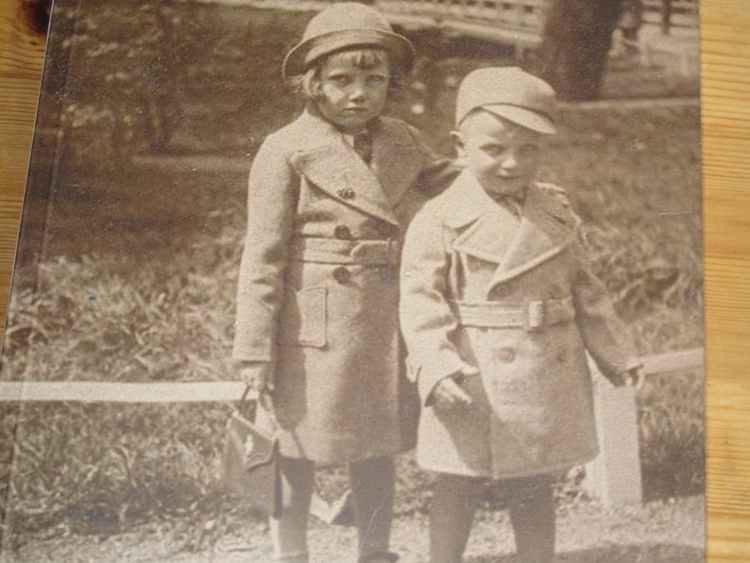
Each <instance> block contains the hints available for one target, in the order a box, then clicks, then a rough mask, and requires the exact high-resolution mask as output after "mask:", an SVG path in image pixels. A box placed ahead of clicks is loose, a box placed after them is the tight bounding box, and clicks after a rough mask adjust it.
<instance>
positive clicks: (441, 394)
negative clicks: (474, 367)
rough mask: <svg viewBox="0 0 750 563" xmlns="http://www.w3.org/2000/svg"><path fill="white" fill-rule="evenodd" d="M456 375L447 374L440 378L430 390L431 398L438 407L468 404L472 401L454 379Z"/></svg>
mask: <svg viewBox="0 0 750 563" xmlns="http://www.w3.org/2000/svg"><path fill="white" fill-rule="evenodd" d="M457 377H459V378H460V377H461V375H460V374H459V375H458V376H455V375H449V376H448V377H444V378H443V379H441V380H440V381H439V382H438V384H437V385H436V386H435V389H434V390H433V391H432V400H433V403H434V405H435V406H436V407H438V408H443V409H447V408H452V407H456V406H464V407H466V406H469V405H470V404H471V403H472V399H471V396H470V395H469V394H468V393H467V392H466V391H464V390H463V389H461V386H460V385H459V384H458V381H456V378H457Z"/></svg>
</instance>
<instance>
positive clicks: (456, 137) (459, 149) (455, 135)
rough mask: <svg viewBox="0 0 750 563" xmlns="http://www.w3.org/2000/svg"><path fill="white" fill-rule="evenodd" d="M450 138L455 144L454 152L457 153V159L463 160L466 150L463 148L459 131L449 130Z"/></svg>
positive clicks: (462, 140)
mask: <svg viewBox="0 0 750 563" xmlns="http://www.w3.org/2000/svg"><path fill="white" fill-rule="evenodd" d="M451 139H453V144H454V145H456V153H457V154H458V159H457V161H458V162H459V163H460V162H463V161H464V159H465V158H466V151H465V150H464V139H463V137H462V136H461V132H460V131H451Z"/></svg>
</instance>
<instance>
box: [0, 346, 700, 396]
mask: <svg viewBox="0 0 750 563" xmlns="http://www.w3.org/2000/svg"><path fill="white" fill-rule="evenodd" d="M643 363H644V367H645V371H646V373H647V374H649V375H654V374H658V373H664V372H669V371H679V370H684V369H689V368H695V367H701V366H702V365H703V348H694V349H691V350H683V351H679V352H667V353H665V354H655V355H653V356H646V357H645V358H643ZM243 390H244V384H243V383H241V382H239V381H189V382H188V381H164V382H161V381H160V382H150V383H123V382H116V381H0V402H9V401H21V402H38V401H41V402H49V401H80V402H99V403H102V402H109V403H196V402H212V401H236V400H237V399H239V397H240V396H241V395H242V392H243Z"/></svg>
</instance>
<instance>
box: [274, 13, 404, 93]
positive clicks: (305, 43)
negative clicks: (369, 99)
mask: <svg viewBox="0 0 750 563" xmlns="http://www.w3.org/2000/svg"><path fill="white" fill-rule="evenodd" d="M352 47H379V48H381V49H385V50H386V51H388V52H390V53H391V55H392V56H393V58H394V64H395V65H397V69H396V70H398V71H400V72H408V71H409V70H410V69H411V65H412V62H413V60H414V47H413V46H412V44H411V42H410V41H409V40H408V39H407V38H406V37H404V36H402V35H399V34H397V33H394V32H393V29H391V26H390V24H389V23H388V20H386V19H385V17H384V16H383V15H382V14H381V13H380V12H378V11H377V10H375V9H374V8H371V7H369V6H365V5H363V4H357V3H356V2H342V3H336V4H334V5H332V6H331V7H330V8H326V9H325V10H323V11H322V12H320V13H318V14H317V15H315V16H314V17H313V18H312V19H311V20H310V22H309V23H308V24H307V28H306V29H305V33H304V34H303V35H302V41H300V42H299V43H298V44H297V45H296V46H295V47H293V48H292V50H291V51H289V53H287V55H286V58H285V59H284V65H283V67H282V72H283V75H284V77H285V78H289V77H291V76H297V75H300V74H304V72H305V71H306V70H307V69H308V68H309V67H310V65H311V64H312V63H313V62H315V61H316V60H317V59H319V58H320V57H322V56H324V55H328V54H330V53H333V52H334V51H339V50H341V49H346V48H352Z"/></svg>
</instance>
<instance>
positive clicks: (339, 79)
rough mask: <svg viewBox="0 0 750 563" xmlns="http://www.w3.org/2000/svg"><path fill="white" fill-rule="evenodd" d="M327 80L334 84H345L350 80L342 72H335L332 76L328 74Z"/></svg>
mask: <svg viewBox="0 0 750 563" xmlns="http://www.w3.org/2000/svg"><path fill="white" fill-rule="evenodd" d="M328 80H330V81H331V82H333V83H334V84H336V85H338V86H346V85H347V84H349V82H350V80H349V77H348V76H345V75H343V74H337V75H334V76H329V77H328Z"/></svg>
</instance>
